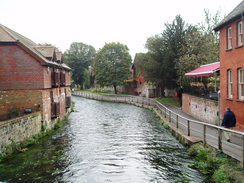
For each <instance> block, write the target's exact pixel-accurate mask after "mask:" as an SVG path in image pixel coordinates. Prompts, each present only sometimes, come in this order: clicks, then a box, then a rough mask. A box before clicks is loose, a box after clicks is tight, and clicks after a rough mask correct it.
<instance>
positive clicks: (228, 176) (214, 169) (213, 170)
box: [188, 143, 243, 183]
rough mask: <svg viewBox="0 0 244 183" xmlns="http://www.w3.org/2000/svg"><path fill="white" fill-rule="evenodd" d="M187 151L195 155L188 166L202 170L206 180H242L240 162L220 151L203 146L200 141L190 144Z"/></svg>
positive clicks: (226, 181)
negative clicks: (194, 159)
mask: <svg viewBox="0 0 244 183" xmlns="http://www.w3.org/2000/svg"><path fill="white" fill-rule="evenodd" d="M188 152H189V153H190V154H191V155H196V161H195V162H194V163H192V164H191V165H189V167H190V168H194V169H197V170H199V171H200V172H202V173H203V174H204V175H205V178H206V179H207V181H208V182H216V183H231V182H239V180H243V172H242V170H241V168H240V164H239V163H238V162H237V161H236V160H234V159H232V158H230V157H228V156H227V155H226V154H224V153H223V152H222V151H217V150H215V149H213V148H208V147H203V145H202V143H197V144H194V145H192V146H191V147H190V148H189V149H188ZM237 175H238V176H237Z"/></svg>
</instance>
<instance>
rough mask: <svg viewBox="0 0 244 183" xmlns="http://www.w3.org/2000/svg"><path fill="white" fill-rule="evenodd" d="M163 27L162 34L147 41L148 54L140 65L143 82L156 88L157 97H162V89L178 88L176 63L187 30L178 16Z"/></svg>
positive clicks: (187, 27) (186, 26)
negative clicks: (149, 83) (164, 28)
mask: <svg viewBox="0 0 244 183" xmlns="http://www.w3.org/2000/svg"><path fill="white" fill-rule="evenodd" d="M165 27H166V30H164V31H163V33H162V34H160V35H155V36H152V37H150V38H148V39H147V42H146V45H145V47H146V48H147V49H148V53H147V54H146V55H144V56H143V58H141V62H142V63H141V64H140V65H141V67H143V71H144V75H145V80H146V81H151V82H152V83H153V84H154V85H155V86H156V89H157V93H158V94H157V96H164V93H163V91H164V88H168V89H172V88H177V87H178V84H177V78H178V75H177V74H178V73H177V70H178V69H179V68H178V67H177V63H178V61H179V58H180V56H181V52H180V50H181V49H182V47H183V45H184V44H185V35H186V32H188V29H189V26H188V25H187V24H185V22H184V21H183V19H182V18H181V16H180V15H177V16H176V17H175V19H174V20H173V22H172V23H171V24H169V23H166V24H165ZM169 81H170V82H169ZM160 91H161V92H160Z"/></svg>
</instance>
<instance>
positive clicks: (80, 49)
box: [64, 42, 96, 89]
mask: <svg viewBox="0 0 244 183" xmlns="http://www.w3.org/2000/svg"><path fill="white" fill-rule="evenodd" d="M95 54H96V50H95V48H94V47H92V46H91V45H87V44H84V43H81V42H80V43H78V42H74V43H72V44H71V46H70V49H69V50H67V51H65V53H64V62H65V63H66V64H67V65H68V66H69V67H70V68H72V69H73V73H72V79H73V80H74V83H75V84H78V85H80V88H81V89H82V88H83V84H84V82H85V80H86V75H85V74H84V73H85V72H86V70H87V69H88V67H89V66H91V65H92V63H93V60H94V57H95Z"/></svg>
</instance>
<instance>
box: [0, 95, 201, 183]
mask: <svg viewBox="0 0 244 183" xmlns="http://www.w3.org/2000/svg"><path fill="white" fill-rule="evenodd" d="M73 100H74V101H75V102H76V108H75V111H76V112H73V113H72V114H71V115H70V117H69V119H68V123H67V125H66V126H65V127H63V128H62V129H60V130H58V131H57V132H56V133H55V134H54V135H53V136H52V137H50V138H49V139H47V140H45V141H43V142H40V143H39V144H37V145H35V146H32V147H31V148H29V150H28V151H27V152H25V153H21V154H18V155H16V156H14V157H12V158H11V159H9V160H8V161H7V162H5V163H2V164H0V172H1V173H0V181H6V182H16V181H20V180H21V182H64V183H69V182H70V183H71V182H72V183H108V182H116V183H128V182H129V183H148V182H157V183H161V182H164V183H165V182H166V183H167V182H170V183H172V182H203V181H202V177H201V175H200V174H199V173H198V172H196V171H195V170H192V169H190V168H188V164H189V163H191V162H192V159H191V157H190V156H189V155H188V154H187V151H186V149H185V147H184V146H182V145H181V144H179V143H178V141H177V140H175V138H174V137H173V136H171V134H170V133H169V132H168V131H167V130H165V129H164V128H163V127H162V125H161V124H159V122H158V119H157V118H156V117H155V116H154V114H153V113H152V112H151V111H149V110H146V109H142V108H138V107H135V106H132V105H128V104H121V103H120V104H119V103H111V102H99V101H95V100H88V99H83V98H79V97H73Z"/></svg>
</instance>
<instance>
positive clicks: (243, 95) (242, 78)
mask: <svg viewBox="0 0 244 183" xmlns="http://www.w3.org/2000/svg"><path fill="white" fill-rule="evenodd" d="M238 99H239V100H244V69H243V68H242V67H241V68H238Z"/></svg>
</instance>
